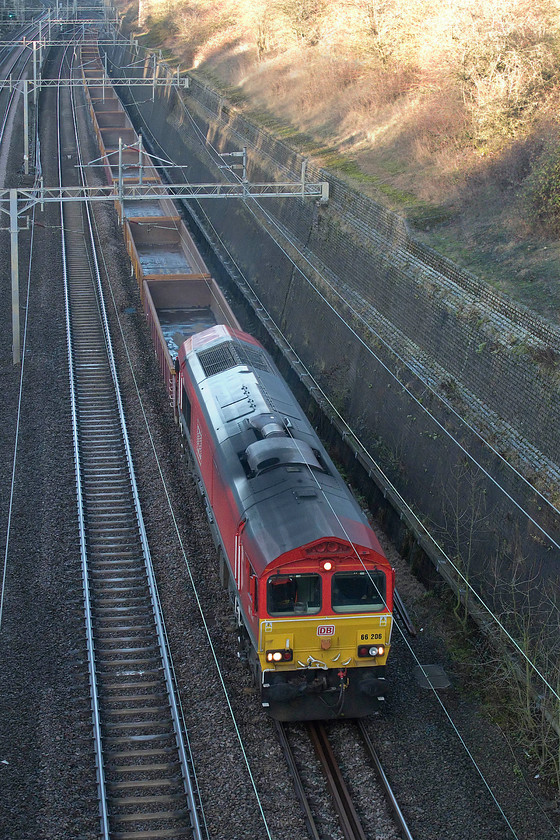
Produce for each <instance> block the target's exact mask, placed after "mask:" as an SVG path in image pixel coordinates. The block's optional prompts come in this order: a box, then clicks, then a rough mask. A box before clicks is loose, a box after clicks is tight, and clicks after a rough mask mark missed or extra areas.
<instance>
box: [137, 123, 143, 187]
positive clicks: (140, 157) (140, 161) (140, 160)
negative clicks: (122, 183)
mask: <svg viewBox="0 0 560 840" xmlns="http://www.w3.org/2000/svg"><path fill="white" fill-rule="evenodd" d="M138 166H139V169H140V171H139V174H138V183H139V184H141V183H142V177H143V173H144V148H143V146H142V132H141V131H140V132H139V133H138Z"/></svg>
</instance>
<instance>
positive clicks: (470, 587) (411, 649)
mask: <svg viewBox="0 0 560 840" xmlns="http://www.w3.org/2000/svg"><path fill="white" fill-rule="evenodd" d="M133 98H134V97H133ZM135 104H136V105H138V104H139V103H138V102H136V100H135ZM185 110H187V113H188V114H189V118H190V119H191V120H192V117H191V115H190V113H189V112H188V109H185ZM138 113H139V114H140V110H139V109H138ZM142 119H143V118H142ZM144 123H145V125H146V126H147V123H146V121H145V120H144ZM195 127H196V126H195ZM196 128H197V127H196ZM148 131H149V133H150V134H151V136H152V137H153V134H152V132H151V131H150V130H149V129H148ZM153 139H154V140H155V141H156V143H157V144H158V145H160V144H159V142H158V141H157V139H156V138H154V137H153ZM203 139H204V142H205V145H210V146H211V144H209V143H208V141H207V140H206V138H205V137H204V138H203ZM211 148H213V147H211ZM162 151H165V150H162ZM213 151H214V152H215V154H216V155H218V156H219V152H217V151H216V150H215V149H213ZM197 204H198V205H199V208H200V210H201V212H202V213H203V214H204V216H205V218H206V219H207V221H208V223H209V224H210V225H211V226H212V229H213V231H214V234H215V235H216V236H217V237H218V239H220V241H221V244H222V246H223V247H224V249H225V251H226V253H228V256H229V257H230V259H231V260H232V262H233V264H235V266H236V269H237V270H238V271H239V273H240V276H242V277H243V278H244V282H245V283H246V284H247V287H248V288H250V289H251V291H252V293H253V294H254V295H255V297H256V298H257V299H258V296H257V295H256V293H255V290H254V289H253V288H252V286H251V284H250V283H249V281H248V280H247V278H246V277H245V276H244V273H243V271H242V269H240V267H239V266H238V265H237V263H236V261H235V259H234V258H233V256H232V255H231V253H230V252H229V249H227V247H226V246H225V244H224V243H223V241H222V240H221V237H219V234H218V233H217V231H215V228H214V227H213V225H212V222H211V221H210V220H209V218H208V216H207V214H206V213H205V212H204V211H203V210H202V208H201V207H200V202H198V201H197ZM257 204H258V202H257ZM259 208H260V210H261V211H262V212H265V211H263V209H262V207H261V206H260V204H259ZM248 209H249V210H250V209H251V208H248ZM265 215H266V213H265ZM271 221H273V223H275V220H272V219H271ZM269 235H270V234H269ZM276 244H278V247H280V248H282V246H281V245H279V243H276ZM291 244H292V246H293V247H297V246H296V245H295V244H294V243H293V242H292V243H291ZM282 250H283V252H284V253H285V254H286V256H288V258H289V259H290V260H291V262H292V264H293V265H294V267H295V268H296V269H297V270H298V271H300V273H302V275H303V272H301V269H300V268H299V267H298V266H297V264H296V263H295V262H294V261H293V259H292V258H291V257H290V255H289V254H288V253H287V252H286V251H285V250H284V249H282ZM298 251H299V253H300V254H301V251H300V250H299V248H298ZM302 256H303V255H302ZM308 262H309V261H308ZM315 270H317V269H316V268H315ZM303 276H304V277H305V275H303ZM305 279H306V280H307V282H310V281H309V280H308V278H306V277H305ZM259 302H260V303H261V305H262V301H259ZM263 308H265V307H263ZM267 314H268V313H267ZM269 317H270V315H269ZM271 320H272V319H271ZM341 320H343V321H344V319H341ZM344 323H345V324H346V325H347V326H348V327H349V325H348V324H347V323H346V322H344ZM275 327H276V328H277V329H278V330H279V332H280V334H282V331H281V330H280V328H279V327H278V325H277V324H275ZM349 328H350V327H349ZM350 329H351V328H350ZM284 340H285V341H286V343H287V344H289V343H288V342H287V339H285V336H284ZM362 343H364V342H363V340H362ZM364 346H366V347H367V345H366V344H365V343H364ZM292 349H293V348H292ZM368 349H369V348H368ZM390 349H392V348H390ZM294 354H295V351H294ZM295 355H297V354H295ZM374 355H375V354H374ZM395 355H397V354H396V353H395ZM375 358H376V359H377V356H375ZM379 361H380V363H381V364H383V363H382V362H381V360H379ZM405 364H406V362H405ZM387 370H388V369H387ZM388 372H389V373H391V375H393V374H392V372H391V371H389V370H388ZM393 376H394V375H393ZM394 378H396V377H394ZM397 381H399V380H397ZM399 384H400V385H401V386H402V387H405V386H404V385H403V384H402V383H401V382H400V381H399ZM317 387H318V388H319V386H317ZM323 396H324V397H325V399H327V401H328V402H329V403H330V400H328V398H327V397H326V395H324V394H323ZM411 396H413V395H412V394H411ZM445 402H446V401H445ZM331 405H332V404H331ZM422 408H423V409H425V407H424V406H422ZM427 413H428V414H430V412H427ZM337 414H339V413H338V412H337ZM339 416H340V415H339ZM430 416H432V415H431V414H430ZM458 416H459V415H458ZM432 419H434V420H436V418H432ZM461 419H462V418H461ZM436 422H438V421H437V420H436ZM452 439H453V438H452ZM453 440H454V439H453ZM455 442H457V441H455ZM366 451H367V450H366ZM465 454H467V455H468V454H469V453H467V452H466V450H465ZM496 454H498V455H499V453H496ZM469 457H471V456H470V455H469ZM475 463H476V462H475ZM506 463H507V462H506ZM479 466H480V465H479ZM481 469H483V468H482V467H481ZM310 472H311V473H312V474H313V471H312V470H310ZM489 477H490V476H489ZM314 479H315V480H317V479H316V477H315V476H314ZM162 481H163V476H162ZM498 486H499V485H498ZM531 486H532V485H531ZM500 489H502V488H500ZM533 489H534V488H533ZM504 492H505V491H504ZM537 492H538V491H537ZM512 501H513V500H512ZM523 512H524V513H527V512H526V511H523ZM333 513H335V512H334V511H333ZM335 516H336V513H335ZM339 521H340V520H339ZM340 524H341V526H342V528H343V530H345V529H344V525H343V524H342V523H340ZM347 538H348V541H349V543H350V544H352V540H351V539H350V537H349V535H348V534H347ZM360 559H361V558H360ZM447 559H448V560H449V562H450V565H451V566H452V567H453V568H454V569H455V571H456V572H457V573H458V575H459V576H460V577H461V578H462V579H463V581H464V583H465V584H466V585H467V586H469V589H471V591H472V592H473V594H475V595H476V597H477V598H478V600H479V601H480V603H481V604H482V605H483V607H484V608H485V609H486V610H487V611H488V612H489V614H490V615H491V616H492V618H493V619H494V620H495V621H497V622H498V624H499V626H500V627H501V629H502V631H503V632H504V633H505V635H506V636H507V637H508V638H509V640H510V641H511V642H512V643H513V644H514V646H515V647H516V649H517V650H518V652H519V653H521V654H522V655H523V656H524V658H525V659H526V661H527V662H528V663H529V664H531V666H532V667H533V668H534V669H535V672H536V673H537V674H539V676H540V677H541V679H543V682H544V683H545V684H546V685H547V687H548V688H549V689H550V690H551V691H552V692H553V694H554V695H555V696H556V697H558V694H557V693H556V691H555V689H554V688H553V687H552V686H551V685H550V683H548V681H547V680H546V678H545V677H544V675H542V674H540V672H539V670H538V668H537V667H536V665H535V664H534V663H533V662H532V661H531V660H530V659H529V658H528V657H527V655H526V654H525V652H524V651H523V650H522V649H521V648H520V646H519V645H518V644H517V642H516V641H515V640H514V639H513V637H512V636H511V635H510V634H509V633H508V631H507V630H506V628H505V627H503V625H502V624H501V622H500V621H499V619H498V618H497V616H495V615H494V614H493V613H492V611H491V610H490V608H489V607H488V606H487V605H486V604H485V603H484V602H483V601H482V599H481V598H480V596H478V594H477V593H476V592H475V590H474V589H472V586H471V585H470V584H469V583H468V581H467V580H466V578H465V577H464V575H462V573H461V572H460V570H459V569H458V568H457V567H456V566H455V565H454V564H453V563H452V561H451V560H450V558H447ZM362 564H363V562H362ZM364 568H365V567H364ZM366 571H367V570H366ZM189 573H190V570H189ZM397 627H398V625H397ZM398 629H399V631H400V633H401V636H402V638H403V639H404V641H405V644H406V646H407V647H408V649H409V652H410V654H411V655H412V657H413V659H414V660H415V661H416V663H417V665H418V667H419V668H420V670H421V672H422V673H423V674H424V676H425V677H426V679H427V681H428V683H429V685H430V688H431V689H432V692H433V694H434V696H435V697H436V699H437V701H438V703H439V705H440V706H441V708H442V710H443V712H444V714H445V716H446V717H447V719H448V721H449V723H450V725H451V726H452V728H453V730H454V731H455V734H456V736H457V738H458V739H459V741H460V742H461V744H462V746H463V748H464V749H465V751H466V753H467V755H468V756H469V758H470V760H471V762H472V763H473V766H474V767H475V768H476V770H477V772H478V774H479V775H480V777H481V779H482V781H483V783H484V785H485V786H486V788H487V790H488V792H489V794H490V796H491V798H492V799H493V801H494V803H495V805H496V807H497V808H498V810H499V812H500V814H501V816H502V818H503V819H504V821H505V823H506V824H507V826H508V828H509V830H510V831H511V833H512V835H513V836H514V837H517V834H516V833H515V830H514V828H513V826H512V825H511V823H510V821H509V819H508V817H507V815H506V814H505V812H504V810H503V808H502V807H501V805H500V803H499V801H498V800H497V798H496V796H495V794H494V793H493V791H492V789H491V786H490V785H489V783H488V781H487V780H486V778H485V776H484V773H483V771H482V769H481V768H480V766H479V765H478V763H477V762H476V759H475V757H474V756H473V754H472V752H471V751H470V749H469V748H468V746H467V744H466V742H465V740H464V738H463V736H462V735H461V733H460V732H459V729H458V727H457V726H456V724H455V723H454V721H453V720H452V717H451V715H450V713H449V711H448V710H447V709H446V707H445V705H444V703H443V701H442V700H441V698H440V696H439V695H438V693H437V690H436V689H435V687H434V686H433V684H432V682H431V680H430V677H429V674H428V673H427V672H426V671H425V669H424V667H423V666H422V665H421V663H420V661H419V659H418V658H417V656H416V654H415V652H414V650H413V648H412V646H411V645H410V643H409V642H408V639H406V636H405V634H404V632H403V630H402V629H401V628H398ZM558 699H560V697H559V698H558Z"/></svg>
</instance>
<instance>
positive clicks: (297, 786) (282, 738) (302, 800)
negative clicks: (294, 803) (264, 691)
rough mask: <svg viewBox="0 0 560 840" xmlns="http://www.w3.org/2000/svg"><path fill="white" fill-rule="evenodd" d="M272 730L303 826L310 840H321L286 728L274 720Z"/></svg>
mask: <svg viewBox="0 0 560 840" xmlns="http://www.w3.org/2000/svg"><path fill="white" fill-rule="evenodd" d="M274 729H275V731H276V736H277V738H278V741H279V742H280V746H281V748H282V752H283V753H284V758H285V759H286V763H287V765H288V770H289V773H290V776H291V777H292V781H293V783H294V790H295V793H296V797H297V799H298V802H299V804H300V805H301V809H302V811H303V817H304V820H305V825H306V826H307V831H308V833H309V836H310V837H311V840H321V834H320V832H319V829H318V828H317V824H316V823H315V820H314V818H313V814H312V813H311V808H310V807H309V800H308V799H307V796H306V795H305V786H304V784H303V782H302V780H301V776H300V774H299V771H298V769H297V763H296V759H295V756H294V752H293V750H292V747H291V744H290V741H289V739H288V734H287V732H286V726H285V724H282V723H280V721H278V720H275V721H274Z"/></svg>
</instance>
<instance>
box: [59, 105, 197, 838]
mask: <svg viewBox="0 0 560 840" xmlns="http://www.w3.org/2000/svg"><path fill="white" fill-rule="evenodd" d="M58 96H59V101H60V89H59V91H58ZM73 121H74V130H75V129H76V115H75V110H74V111H73ZM59 132H60V122H59ZM66 142H68V137H66ZM74 142H76V141H74ZM62 145H63V141H62V138H60V137H59V148H62ZM77 145H78V144H77ZM78 148H79V146H78ZM59 169H60V171H61V172H62V165H61V163H60V162H59ZM61 178H62V174H61ZM61 219H62V237H63V262H64V275H65V279H66V282H67V287H66V291H65V297H66V300H67V304H66V308H67V313H66V317H67V329H68V360H69V367H70V379H71V384H72V424H73V435H74V453H75V459H76V484H77V499H78V521H79V531H80V545H81V550H80V551H81V560H82V570H83V580H84V603H85V611H86V619H85V621H86V638H87V645H88V662H89V670H90V688H91V694H92V707H93V709H92V719H93V729H94V743H95V751H96V766H97V776H98V790H99V802H100V816H101V834H102V837H103V840H105V839H107V840H110V838H113V837H119V838H123V840H124V839H125V838H133V837H137V836H142V837H143V838H154V839H155V838H156V837H158V838H159V837H177V838H178V837H189V838H196V840H201V838H202V830H201V825H200V820H199V816H198V804H197V800H196V797H195V794H194V790H193V786H192V783H191V779H190V771H189V760H188V758H187V750H186V747H185V742H184V739H183V735H182V731H181V721H180V718H179V714H178V710H177V705H176V702H175V697H174V686H173V679H172V674H171V668H170V663H169V658H168V655H167V650H166V645H165V631H164V625H163V619H162V617H161V615H160V611H159V609H158V596H157V589H156V584H155V577H154V573H153V568H152V565H151V560H150V557H149V550H148V545H147V539H146V533H145V528H144V523H143V518H142V514H141V509H140V502H139V498H138V491H137V487H136V480H135V477H134V471H133V467H132V455H131V450H130V443H129V440H128V435H127V432H126V423H125V418H124V410H123V406H122V400H121V397H120V389H119V383H118V377H117V371H116V363H115V358H114V354H113V350H112V347H111V341H110V335H109V325H108V318H107V312H106V310H105V305H104V302H103V298H102V288H101V276H100V271H99V267H98V264H97V260H96V255H95V248H94V245H95V242H94V233H93V230H92V226H91V209H90V208H87V212H86V214H85V215H83V214H82V212H81V205H80V204H74V205H71V204H70V205H64V206H62V205H61ZM82 225H84V230H83V231H82V230H81V228H82ZM84 234H85V236H86V239H87V245H86V243H85V242H84ZM70 266H71V267H70ZM94 313H97V317H94ZM109 383H110V385H109ZM110 394H112V397H110ZM110 399H112V400H113V402H114V404H115V407H114V408H113V407H111V405H110ZM117 430H118V431H117ZM88 440H89V441H90V444H89V450H88V448H87V443H88ZM105 441H107V445H105ZM84 447H86V448H84ZM121 448H122V450H124V461H125V462H126V469H124V467H121V466H119V463H118V462H117V461H116V460H115V458H116V456H117V455H118V452H117V450H120V449H121ZM88 451H89V454H88ZM99 498H101V501H99ZM128 499H131V502H129V501H128ZM116 500H118V501H116ZM117 506H119V510H118V511H117V509H116V508H117ZM129 509H130V510H132V511H133V515H132V518H133V522H132V521H131V520H130V519H129ZM134 532H135V533H136V537H137V538H138V541H139V545H138V548H135V547H134V539H135V538H134V536H133V533H134ZM137 566H141V570H142V575H141V576H143V582H142V580H140V577H141V576H140V577H139V572H138V571H137V570H136V569H137ZM115 575H116V577H115ZM144 587H145V592H146V594H144ZM94 613H96V614H95V615H94ZM115 615H116V619H115ZM123 616H124V617H123ZM104 621H105V622H107V621H108V622H109V623H108V625H107V624H106V623H105V624H104V623H103V622H104ZM115 621H116V623H115ZM123 624H124V625H126V627H124V628H123ZM139 625H140V626H139ZM154 627H155V630H154ZM148 631H149V632H152V631H153V632H154V633H155V637H154V640H153V644H152V642H151V641H150V639H149V638H147V637H145V634H146V633H147V632H148ZM139 633H140V634H141V635H138V634H139ZM115 645H116V647H115ZM100 669H104V670H103V673H102V672H101V671H100ZM145 672H148V680H144V678H143V677H140V676H138V677H134V674H144V673H145ZM162 672H163V675H164V676H163V678H161V677H160V676H159V675H160V674H161V673H162ZM151 675H153V677H152V676H151ZM131 679H132V680H135V681H134V682H131ZM101 687H102V688H103V692H104V693H103V709H101V701H102V697H101V693H100V688H101ZM115 691H117V692H119V693H118V694H117V695H116V696H115V694H114V692H115ZM131 691H133V692H135V693H136V695H137V696H135V695H132V696H131V694H130V692H131ZM160 692H161V693H160ZM163 696H165V702H164V704H163V705H161V703H160V698H162V697H163ZM148 703H150V705H147V704H148ZM166 721H169V723H167V722H166ZM129 733H130V734H129ZM143 733H145V734H143ZM170 738H171V739H172V740H173V742H174V745H175V747H174V749H173V750H172V749H171V746H170V743H169V739H170ZM138 744H139V745H140V746H142V745H143V747H146V748H142V749H141V750H138V749H137V748H136V747H135V745H138ZM166 744H167V745H166ZM109 745H110V746H111V747H112V749H111V748H110V747H109ZM156 754H157V755H159V756H161V757H162V758H161V759H160V761H162V763H160V764H158V763H157V762H155V760H154V759H151V756H153V755H156ZM173 755H174V756H175V758H173ZM108 757H110V759H111V761H110V762H109V763H108V760H107V759H108ZM146 760H152V764H149V765H147V764H145V763H144V762H145V761H146ZM135 762H136V764H135ZM107 767H109V768H110V773H111V775H112V777H113V778H112V780H109V779H108V778H107V773H106V768H107ZM177 768H178V772H177ZM119 774H120V775H119ZM153 774H157V775H155V776H154V775H153ZM162 774H167V775H162ZM138 776H139V778H138ZM115 777H116V778H115ZM174 778H178V779H180V780H181V781H180V784H181V789H182V793H181V797H183V798H184V805H185V808H182V807H181V800H180V799H179V793H176V792H174V791H175V790H177V782H175V781H173V779H174ZM162 789H163V791H164V792H163V793H162V792H161V791H162ZM151 791H153V792H154V794H155V795H153V796H150V795H149V794H150V793H151ZM128 793H132V795H128ZM146 793H147V794H148V795H146ZM168 806H170V810H159V809H160V808H164V807H165V808H167V807H168ZM175 806H178V807H175ZM161 825H164V826H167V827H164V828H161ZM152 826H154V827H153V828H152Z"/></svg>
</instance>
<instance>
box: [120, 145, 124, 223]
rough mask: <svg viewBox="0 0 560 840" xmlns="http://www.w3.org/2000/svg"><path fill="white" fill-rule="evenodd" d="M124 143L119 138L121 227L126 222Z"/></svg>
mask: <svg viewBox="0 0 560 840" xmlns="http://www.w3.org/2000/svg"><path fill="white" fill-rule="evenodd" d="M122 152H123V142H122V137H119V216H120V223H121V225H122V224H123V222H124V207H123V158H122Z"/></svg>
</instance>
